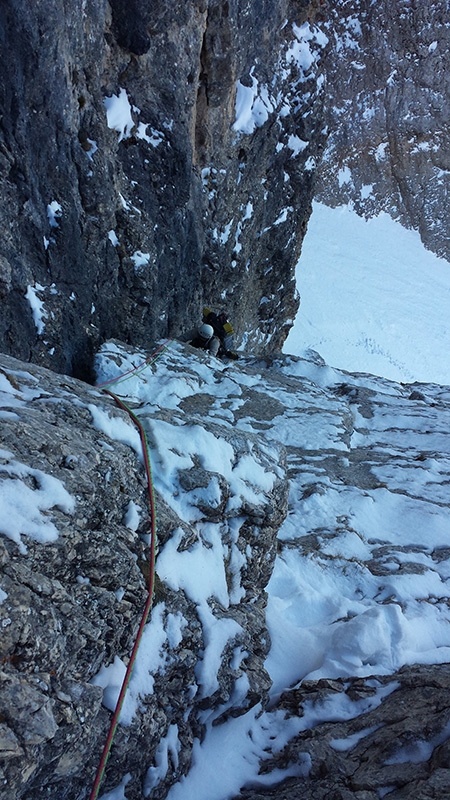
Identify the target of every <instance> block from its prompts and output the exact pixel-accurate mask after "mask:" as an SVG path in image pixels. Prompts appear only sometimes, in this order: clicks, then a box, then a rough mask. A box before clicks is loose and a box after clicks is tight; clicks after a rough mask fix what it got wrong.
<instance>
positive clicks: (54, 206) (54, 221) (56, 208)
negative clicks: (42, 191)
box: [47, 200, 62, 228]
mask: <svg viewBox="0 0 450 800" xmlns="http://www.w3.org/2000/svg"><path fill="white" fill-rule="evenodd" d="M61 216H62V206H61V205H60V204H59V203H58V201H57V200H52V202H51V203H49V204H48V206H47V219H48V221H49V224H50V227H51V228H59V222H58V220H59V219H60V218H61Z"/></svg>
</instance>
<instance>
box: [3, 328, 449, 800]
mask: <svg viewBox="0 0 450 800" xmlns="http://www.w3.org/2000/svg"><path fill="white" fill-rule="evenodd" d="M96 369H97V375H98V381H99V383H101V384H104V385H105V386H106V387H107V388H108V390H109V391H110V392H112V393H114V394H116V395H117V396H119V397H120V398H122V400H123V401H124V402H126V403H127V404H128V405H129V406H130V408H132V410H133V414H135V415H138V417H139V419H140V421H141V423H142V425H143V427H144V429H145V432H146V436H147V440H148V445H149V450H150V455H151V462H152V472H153V482H154V487H155V491H156V498H157V512H158V554H157V560H156V572H157V576H156V587H155V597H154V606H153V610H152V614H151V617H150V619H149V621H148V623H147V625H146V626H145V629H144V633H143V638H142V644H141V648H140V650H139V652H138V657H137V661H136V665H135V667H134V669H133V673H132V677H131V682H130V687H129V693H128V695H127V698H126V701H125V704H124V706H123V709H122V715H121V719H120V736H119V737H118V742H117V744H116V745H115V748H116V749H115V758H114V761H113V762H112V763H111V764H110V765H109V766H108V770H107V778H106V783H105V786H104V789H103V791H104V792H105V793H106V796H108V797H110V800H118V799H119V798H123V797H124V796H125V797H127V800H135V798H139V797H142V795H144V796H149V797H150V796H152V794H153V793H154V792H158V796H161V797H163V796H167V797H169V800H177V799H178V797H183V798H184V800H194V798H195V800H202V798H204V800H211V799H212V798H214V799H215V800H229V798H231V797H234V796H236V795H237V794H238V793H239V791H240V789H241V788H242V787H243V786H244V785H245V784H247V783H250V784H253V785H259V786H260V787H264V786H267V787H270V786H271V785H273V784H277V783H279V782H280V781H282V780H283V779H286V778H288V777H289V778H290V779H291V781H292V782H294V783H293V785H295V786H296V791H297V796H304V797H305V798H306V797H308V794H307V790H306V789H305V787H307V786H308V781H313V782H314V781H315V780H316V777H317V776H318V775H322V772H321V770H322V766H321V765H323V764H326V765H327V774H328V775H336V776H338V778H339V780H338V778H336V779H335V780H338V783H339V781H340V782H341V783H340V784H339V786H340V787H341V788H342V790H344V789H345V790H346V791H354V790H355V786H356V785H357V780H356V778H355V769H356V768H355V761H354V758H355V756H354V754H355V753H359V752H360V749H361V748H366V749H367V747H370V748H373V751H372V750H371V751H370V752H371V753H373V759H374V761H373V763H375V764H378V766H379V771H380V775H382V777H383V781H386V782H385V783H384V782H383V786H385V785H386V786H387V785H388V784H389V780H390V779H392V782H393V783H394V784H395V783H396V782H397V781H398V780H399V775H400V772H399V770H400V768H401V764H400V766H399V759H404V758H406V757H407V755H408V754H409V753H412V754H413V756H414V754H415V753H419V752H420V753H425V754H429V753H430V752H432V751H433V752H435V751H437V750H438V749H439V748H444V747H445V737H446V734H445V732H446V730H447V728H446V725H447V724H448V714H446V710H445V707H444V706H445V704H444V706H442V705H441V706H440V709H441V711H440V712H439V713H436V708H437V707H438V706H437V705H436V703H438V700H437V698H438V696H439V692H441V693H442V690H443V687H445V686H446V685H447V684H448V683H449V676H448V674H447V673H448V667H447V664H448V662H449V661H450V634H449V630H448V602H449V599H450V590H449V587H448V578H449V576H450V570H449V566H448V499H447V497H446V494H445V487H446V485H447V484H448V480H449V473H450V437H449V434H448V431H449V430H450V418H449V415H450V406H449V402H450V392H449V390H448V389H447V388H445V387H439V386H436V385H433V384H420V385H419V384H415V385H406V384H398V383H394V382H391V381H389V380H387V379H384V378H376V377H374V376H369V375H364V374H356V373H355V374H351V373H346V372H342V371H339V370H337V369H334V368H331V367H328V366H326V365H325V364H324V362H323V361H322V359H320V357H318V356H317V355H314V354H312V353H310V355H309V357H308V358H300V357H294V356H287V355H285V356H280V357H278V358H276V359H273V358H272V359H270V361H265V360H261V361H257V360H255V359H250V358H247V357H245V356H242V357H241V358H240V359H239V361H238V362H231V363H224V362H222V361H219V360H217V359H212V358H210V357H209V356H208V355H207V354H204V353H203V352H199V351H196V350H194V349H192V348H191V347H189V345H183V344H181V343H177V342H172V343H170V344H168V345H167V346H164V347H161V348H160V349H159V350H158V354H157V356H155V357H154V358H152V357H149V356H148V353H145V352H143V351H137V350H130V349H127V347H126V346H125V345H123V344H121V343H120V342H117V341H110V342H107V343H105V345H104V346H103V347H102V349H101V351H100V352H99V354H98V356H97V359H96ZM0 391H1V393H2V394H1V399H2V410H1V413H2V423H3V426H4V431H5V433H4V441H3V445H2V446H3V449H4V451H5V453H6V452H7V453H8V456H7V458H8V459H9V460H8V461H7V460H6V456H5V464H9V465H10V467H9V472H4V473H0V477H2V475H3V476H4V478H5V480H13V479H14V480H15V481H16V482H18V483H20V482H25V483H24V486H25V485H26V482H30V481H36V480H37V481H38V479H39V478H40V476H41V475H42V474H46V475H49V476H51V477H52V478H53V479H54V480H56V481H60V482H61V483H57V484H56V483H53V484H52V487H51V488H52V497H53V506H52V507H51V508H50V511H51V514H52V517H51V521H52V522H53V523H54V525H55V528H56V530H57V536H56V538H55V537H53V539H52V540H51V541H50V540H46V541H36V540H35V539H33V538H31V537H29V536H28V537H27V539H26V545H27V551H26V552H24V551H23V548H22V549H21V548H20V547H19V543H18V542H17V541H13V540H12V539H11V538H8V537H5V536H0V545H1V552H2V563H4V564H5V565H6V567H5V571H4V576H3V578H2V581H1V586H0V589H1V598H2V602H1V603H0V618H1V624H2V629H3V632H4V645H3V647H4V651H3V655H4V657H6V659H7V661H6V666H5V663H4V667H3V669H4V671H6V673H7V676H8V681H10V683H9V684H8V686H10V687H12V688H11V691H8V692H7V693H6V697H7V701H2V702H3V703H4V705H3V707H2V708H0V711H1V713H2V715H3V718H4V719H5V720H6V722H5V723H4V725H5V727H6V728H7V730H6V731H5V737H6V738H4V739H3V740H1V741H4V742H5V747H6V746H7V747H8V748H9V752H11V753H14V754H17V755H19V754H20V755H21V759H15V758H14V757H11V759H10V760H9V767H8V772H7V776H8V780H9V781H10V785H12V786H17V787H18V789H17V791H19V790H20V791H22V789H23V781H26V778H23V777H22V776H23V774H24V772H23V762H24V758H25V756H24V755H23V753H24V752H25V745H26V734H25V727H24V724H23V722H19V721H17V720H15V719H14V717H13V714H12V712H11V711H10V710H8V705H7V703H8V702H9V700H8V698H9V699H11V697H12V695H13V692H15V691H16V689H15V688H14V687H16V685H17V683H15V682H17V680H19V682H20V681H22V682H24V681H25V683H21V686H22V687H23V688H22V690H21V691H23V692H24V693H25V695H26V696H27V697H30V698H31V696H32V694H29V693H30V692H31V690H33V691H38V692H39V698H38V700H36V702H38V704H40V706H39V707H40V708H42V709H43V711H42V713H43V714H44V716H45V720H46V723H45V725H44V726H43V728H42V733H41V734H40V738H39V740H36V742H37V744H36V747H37V749H36V748H35V749H34V750H33V755H30V756H28V755H27V756H26V758H27V759H28V758H29V759H32V764H33V766H34V770H33V772H34V773H35V775H36V776H37V777H36V781H38V782H39V785H42V786H45V785H47V780H48V779H49V777H50V775H51V776H52V780H53V781H56V783H57V785H58V787H59V788H61V796H63V794H62V791H63V790H64V791H65V789H64V787H65V786H66V781H70V786H71V787H72V788H71V789H70V792H72V794H70V792H69V793H68V794H67V795H66V796H67V798H72V797H73V798H74V800H75V797H76V794H75V792H76V791H78V790H80V791H81V788H82V785H83V784H82V780H84V781H85V780H86V774H87V773H86V769H85V764H86V763H87V761H88V760H89V758H88V753H90V752H91V748H92V743H93V742H95V743H96V748H97V749H98V750H100V744H101V743H103V742H102V737H103V734H104V730H105V719H106V717H105V715H106V714H108V715H109V714H110V712H111V710H112V709H113V708H114V705H115V702H116V699H117V696H118V693H119V690H120V684H121V681H122V679H123V675H124V673H125V669H126V664H127V662H128V658H129V655H130V651H131V647H132V641H133V635H134V633H135V630H136V627H137V624H138V621H139V615H140V613H141V611H142V607H143V603H144V601H145V597H146V590H145V587H146V577H147V576H148V569H149V564H148V560H147V559H148V539H149V531H150V528H149V519H148V514H147V513H146V510H145V509H146V508H148V501H147V498H146V486H145V476H144V472H143V466H142V456H140V457H138V442H137V439H136V437H137V433H136V431H135V428H134V426H133V423H132V421H131V420H130V418H129V416H128V415H127V414H126V413H125V412H124V411H122V410H121V409H119V408H118V407H117V406H116V404H115V403H114V401H113V398H112V397H110V396H107V395H105V394H104V393H102V392H101V389H100V388H97V389H95V388H93V387H87V386H86V385H84V384H80V383H78V382H77V381H74V380H71V379H68V378H65V377H61V376H56V375H52V374H51V373H46V372H45V371H42V370H39V369H38V368H37V367H32V366H30V365H22V364H20V362H16V361H14V360H12V359H8V358H6V357H5V358H2V372H1V373H0ZM18 430H20V431H21V433H22V435H21V436H20V437H19V436H17V432H18ZM80 432H81V434H80ZM9 454H11V455H9ZM26 454H28V458H27V459H26V458H25V455H26ZM13 463H14V464H19V465H20V464H22V465H26V468H23V467H21V469H20V470H19V467H17V469H16V470H15V473H14V476H13V475H12V474H11V469H12V467H11V464H13ZM32 471H34V472H32ZM38 471H39V472H38ZM38 482H39V481H38ZM57 486H59V491H60V492H63V494H62V495H61V496H59V495H58V497H57V493H56V487H57ZM62 486H63V487H64V491H63V489H62V488H61V487H62ZM19 488H20V487H19ZM28 488H30V490H31V487H28ZM38 489H39V486H37V487H36V484H33V489H32V491H34V492H36V491H37V490H38ZM64 492H67V495H66V494H64ZM24 496H27V493H26V492H24ZM69 497H71V498H74V501H75V502H74V505H71V503H70V502H69V500H68V498H69ZM56 501H57V502H56ZM47 508H49V507H48V506H47ZM41 513H43V512H41ZM48 521H50V520H48ZM50 538H51V537H49V539H50ZM80 576H82V580H80ZM24 609H25V617H24ZM42 610H44V611H45V612H46V614H42V613H41V612H42ZM24 619H26V620H27V625H28V627H27V625H26V626H25V627H24ZM18 649H20V653H21V658H22V659H23V663H24V667H25V672H24V671H23V670H22V667H21V664H20V663H19V664H16V662H15V660H14V659H15V653H16V652H18ZM49 660H51V663H52V665H56V666H52V669H55V675H54V676H53V677H52V679H51V680H49V679H47V678H45V677H42V678H39V681H40V683H39V685H37V684H32V683H30V681H31V678H30V677H29V676H32V677H33V680H34V679H35V677H34V676H41V675H44V673H45V671H46V670H47V669H48V664H49ZM415 665H422V666H415ZM25 673H26V674H25ZM26 676H28V677H26ZM36 680H37V679H36ZM421 687H422V688H421ZM416 689H417V691H416ZM408 691H409V693H410V694H409V695H408ZM27 692H28V694H27ZM424 692H428V693H429V694H430V693H431V695H430V696H431V697H432V698H433V700H432V702H430V703H428V708H429V712H427V711H426V708H424V704H423V697H424V696H425V695H424ZM397 693H399V694H397ZM401 693H403V694H401ZM33 697H34V695H33ZM399 697H402V698H408V697H409V699H406V700H404V702H406V703H407V712H402V714H403V716H402V719H401V721H397V722H396V723H395V724H394V723H393V722H392V714H393V713H394V712H393V709H395V708H396V698H399ZM76 698H79V699H76ZM421 698H422V700H421ZM49 700H51V701H52V702H53V703H54V705H53V706H52V705H49V702H48V701H49ZM101 701H102V703H103V704H102V706H101V705H100V704H101ZM11 702H12V701H11ZM30 702H31V700H30ZM30 702H28V701H26V702H25V700H24V708H25V709H27V708H28V709H29V708H30ZM80 708H81V709H82V710H80ZM62 709H65V711H64V714H63V710H62ZM75 709H77V710H76V711H75ZM50 712H51V713H50ZM26 713H29V712H26V711H24V715H25V717H26ZM427 713H429V716H428V717H426V714H427ZM60 714H63V716H64V715H65V716H64V718H65V719H67V718H68V719H69V722H68V723H67V722H66V723H65V725H67V724H69V725H70V726H71V727H70V736H71V737H72V736H73V739H71V741H76V742H77V746H76V748H75V749H73V748H72V747H71V746H70V745H67V741H68V740H67V739H66V744H64V737H62V736H60V733H59V724H60V723H59V720H60ZM52 715H53V716H52ZM67 715H68V716H67ZM81 716H82V717H83V719H84V722H83V724H81V722H80V720H81ZM25 717H21V720H22V719H23V718H25ZM419 717H420V720H421V725H422V728H421V733H420V735H419V729H418V727H417V725H418V723H417V720H418V719H419ZM425 720H427V721H425ZM389 725H392V727H391V728H389V731H390V732H389V734H388V735H387V739H386V741H387V744H386V747H385V748H384V749H383V739H382V737H381V734H379V730H381V728H382V727H385V726H389ZM427 725H428V727H427ZM55 726H56V727H55ZM409 730H412V731H413V738H414V737H415V739H416V740H417V743H416V744H414V741H413V742H411V740H410V739H408V736H410V734H409V733H408V731H409ZM425 730H426V733H425V734H424V733H423V731H425ZM324 731H325V733H326V735H325V736H324ZM33 735H35V734H33ZM36 735H37V734H36ZM143 742H145V746H143V744H142V743H143ZM336 742H337V744H336ZM394 743H395V746H394ZM347 745H348V746H347ZM219 752H220V753H221V758H220V765H217V766H215V767H214V765H215V764H216V757H217V753H219ZM371 757H372V756H371ZM414 757H415V756H414ZM442 757H443V756H442ZM33 759H34V760H33ZM389 759H390V760H391V763H388V761H389ZM395 759H397V760H395ZM19 761H20V769H19V766H18V765H19ZM27 763H28V761H27ZM417 763H418V764H419V766H418V767H417V770H419V771H420V770H422V771H423V769H424V767H423V763H427V764H428V762H417ZM55 764H56V765H57V766H56V768H55V767H54V765H55ZM402 764H403V762H402ZM191 765H192V768H191V769H190V766H191ZM207 765H209V766H207ZM30 766H31V762H30ZM228 766H230V768H228ZM403 767H404V764H403ZM55 769H56V772H55V771H54V770H55ZM206 769H210V770H211V777H210V779H208V781H207V782H206V783H205V780H204V776H205V774H206V773H205V770H206ZM414 769H416V768H414ZM90 770H91V774H92V775H93V770H94V765H92V764H91V767H90ZM260 770H261V772H260ZM417 770H416V771H414V770H413V772H412V773H411V780H413V779H418V775H419V772H418V771H417ZM369 773H370V770H367V771H366V772H365V773H364V781H365V784H364V785H368V786H369V787H372V788H374V791H375V788H376V787H377V786H379V785H380V784H379V783H376V780H378V779H377V778H373V781H374V782H372V783H371V782H370V781H371V780H372V779H371V778H370V774H372V776H373V774H374V772H373V770H372V773H370V774H369ZM81 774H82V775H83V779H81V777H80V775H81ZM208 774H209V773H208ZM216 774H217V775H220V778H219V777H218V778H217V780H216V779H215V777H214V776H215V775H216ZM420 775H422V772H420ZM322 777H323V776H322ZM125 778H126V779H127V780H126V783H124V780H125ZM33 780H34V779H33ZM321 780H322V778H321ZM330 780H331V778H329V779H323V781H322V784H323V793H322V794H321V795H320V794H319V795H318V796H319V797H320V798H322V797H323V798H325V797H327V796H330V794H331V790H332V788H333V786H332V785H331V784H330ZM355 782H356V783H355ZM322 784H320V783H315V784H314V785H316V786H317V787H319V788H320V787H322ZM67 785H68V784H67ZM20 787H22V788H20ZM74 787H75V788H74ZM114 787H116V788H114ZM299 787H300V788H299ZM319 788H318V791H319ZM320 790H321V791H322V788H320ZM68 791H69V790H68ZM264 791H265V789H264V788H261V797H263V796H264ZM267 791H269V788H268V789H267ZM247 796H249V795H247ZM254 796H255V797H256V796H257V795H256V794H254ZM12 797H13V798H14V800H16V797H17V798H18V797H19V795H18V794H17V793H16V795H14V794H12ZM37 797H39V795H37Z"/></svg>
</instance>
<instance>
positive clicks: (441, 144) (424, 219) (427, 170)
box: [317, 0, 450, 259]
mask: <svg viewBox="0 0 450 800" xmlns="http://www.w3.org/2000/svg"><path fill="white" fill-rule="evenodd" d="M325 30H326V32H327V35H328V37H329V39H330V48H329V53H328V59H327V77H328V80H327V123H328V126H329V130H330V135H329V139H328V143H327V147H326V151H325V153H324V160H323V163H322V168H321V176H320V181H319V186H318V195H317V196H318V198H319V199H320V200H322V201H323V202H325V203H327V204H341V203H347V202H351V203H352V204H353V205H354V208H355V209H356V211H358V213H360V214H362V215H368V216H370V215H373V214H375V213H378V211H380V210H384V211H387V212H388V213H390V214H391V215H392V216H393V217H396V218H399V219H400V221H401V222H402V223H403V224H405V225H406V226H408V227H413V228H415V229H416V230H418V231H419V232H420V234H421V237H422V240H423V242H424V243H425V245H426V246H427V247H429V248H430V249H431V250H433V251H434V252H436V253H437V254H438V255H440V256H443V257H445V258H447V259H449V258H450V234H449V229H448V221H447V204H448V193H449V189H450V138H449V121H450V104H449V97H450V62H449V50H450V27H449V4H448V3H447V2H440V0H395V2H387V0H380V1H379V2H372V1H371V0H350V2H347V1H346V2H344V0H338V2H336V3H330V4H329V7H328V19H327V23H326V25H325Z"/></svg>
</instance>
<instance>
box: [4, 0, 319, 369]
mask: <svg viewBox="0 0 450 800" xmlns="http://www.w3.org/2000/svg"><path fill="white" fill-rule="evenodd" d="M317 5H318V0H311V2H308V1H307V0H301V2H298V0H297V1H296V2H291V1H290V0H282V2H277V3H272V2H267V1H266V0H265V1H264V2H262V3H258V4H256V5H255V4H254V3H252V2H249V0H231V2H226V3H222V2H218V0H189V2H186V3H183V4H182V5H181V6H180V3H179V2H177V0H169V1H168V0H153V1H152V2H151V3H148V2H144V0H132V2H125V0H114V1H113V2H111V3H108V2H106V0H100V2H97V1H95V2H94V0H88V2H86V0H74V2H73V3H71V4H70V6H67V4H65V3H63V2H62V0H43V1H42V2H39V3H37V4H35V3H32V4H30V3H28V2H27V0H7V2H5V3H3V5H2V9H1V11H0V27H1V29H2V30H3V31H4V37H5V41H7V42H8V48H7V49H6V48H4V49H3V51H2V53H1V54H0V62H1V67H2V74H3V76H4V80H3V86H2V94H1V105H2V127H1V131H0V171H1V175H2V181H1V203H0V207H1V210H0V230H1V232H2V238H1V241H2V246H1V252H0V295H1V298H2V309H3V311H2V317H1V322H0V335H1V336H2V339H3V340H4V349H5V351H6V352H8V353H10V354H11V355H14V356H16V357H19V358H24V359H25V360H29V359H31V360H33V361H34V362H35V363H39V364H40V365H43V366H48V367H51V368H52V369H56V370H57V371H61V372H65V373H67V374H72V375H76V376H77V377H82V378H83V379H88V380H89V379H92V359H93V354H94V352H96V350H97V349H98V346H99V345H100V344H101V343H102V342H103V341H104V340H105V339H107V338H110V337H112V336H116V337H118V338H120V339H121V340H123V341H129V342H133V343H135V344H140V345H142V346H144V347H145V346H146V345H147V343H148V342H149V341H155V340H156V339H157V338H158V337H160V336H165V335H167V334H170V335H171V334H175V335H179V334H180V333H181V331H182V330H183V329H186V328H191V327H192V325H193V324H196V323H197V322H199V321H200V319H201V311H202V306H203V305H211V304H212V305H213V306H214V305H215V306H216V307H217V309H218V310H219V308H220V306H222V305H223V304H225V305H227V306H228V309H229V313H230V315H231V316H232V318H233V321H234V322H235V326H236V330H237V332H238V336H239V337H242V336H243V335H244V333H247V334H248V336H249V339H248V347H250V346H252V347H253V348H257V347H261V346H265V347H270V348H273V349H275V348H276V347H277V346H278V345H279V344H280V342H282V341H283V340H284V338H285V336H286V335H287V331H288V330H289V326H290V325H291V324H292V320H293V317H294V315H295V311H296V308H297V305H298V300H297V297H296V292H295V285H294V269H295V264H296V261H297V260H298V256H299V252H300V247H301V241H302V238H303V235H304V232H305V229H306V225H307V221H308V218H309V215H310V211H311V200H312V194H313V183H314V176H315V170H316V165H317V161H318V156H319V153H320V148H321V146H322V143H323V140H324V136H325V134H324V133H323V125H322V119H321V109H322V100H323V91H322V89H321V80H322V79H321V77H320V75H321V54H322V51H323V44H324V40H323V37H322V36H320V35H319V33H318V32H317V35H316V33H315V31H316V28H315V13H316V8H317ZM310 23H311V26H312V27H311V29H310V28H309V27H308V26H309V24H310ZM304 24H306V26H307V29H306V33H305V35H306V39H305V47H307V48H308V50H309V51H310V52H311V58H310V59H309V58H308V59H307V61H308V64H307V65H306V66H302V63H301V59H298V58H297V57H296V52H297V50H296V48H297V49H298V47H299V46H300V45H299V41H298V39H297V36H299V37H300V39H301V37H302V36H303V34H302V26H303V25H304ZM317 31H318V29H317ZM310 33H311V35H310ZM55 41H57V42H58V47H56V48H55V46H54V43H55ZM319 79H320V80H319ZM238 85H240V86H241V87H242V92H243V93H244V94H245V93H246V92H247V95H246V97H247V99H246V101H245V102H244V106H246V107H247V114H248V119H247V120H246V124H245V125H243V126H242V125H241V127H240V128H238V129H236V128H233V126H234V125H235V122H236V96H237V89H238ZM244 128H245V130H244ZM290 145H292V147H290ZM49 165H51V168H50V169H49Z"/></svg>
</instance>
